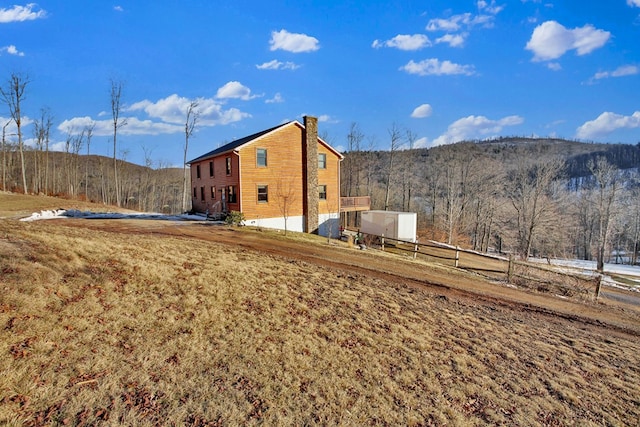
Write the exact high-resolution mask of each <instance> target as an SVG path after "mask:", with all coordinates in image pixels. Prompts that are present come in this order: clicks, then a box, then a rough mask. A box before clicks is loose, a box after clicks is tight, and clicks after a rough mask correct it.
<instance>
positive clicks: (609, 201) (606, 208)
mask: <svg viewBox="0 0 640 427" xmlns="http://www.w3.org/2000/svg"><path fill="white" fill-rule="evenodd" d="M587 167H588V168H589V171H590V172H591V173H592V174H593V177H594V178H595V184H596V200H595V209H596V216H597V219H598V236H597V249H596V264H597V267H596V268H597V270H598V271H599V272H601V273H602V271H603V269H604V254H605V250H606V248H607V245H608V243H609V234H610V231H611V229H610V226H611V222H612V220H613V219H614V217H615V214H616V212H615V202H616V196H617V195H618V191H619V182H618V168H617V167H615V166H614V165H612V164H611V163H609V162H608V161H607V159H605V158H604V157H598V158H597V159H596V160H595V161H593V160H590V161H589V163H588V164H587Z"/></svg>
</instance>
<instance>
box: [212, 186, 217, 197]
mask: <svg viewBox="0 0 640 427" xmlns="http://www.w3.org/2000/svg"><path fill="white" fill-rule="evenodd" d="M215 199H216V187H211V200H215Z"/></svg>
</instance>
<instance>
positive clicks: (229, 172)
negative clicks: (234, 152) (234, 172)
mask: <svg viewBox="0 0 640 427" xmlns="http://www.w3.org/2000/svg"><path fill="white" fill-rule="evenodd" d="M225 160H226V161H227V175H231V157H227V158H226V159H225Z"/></svg>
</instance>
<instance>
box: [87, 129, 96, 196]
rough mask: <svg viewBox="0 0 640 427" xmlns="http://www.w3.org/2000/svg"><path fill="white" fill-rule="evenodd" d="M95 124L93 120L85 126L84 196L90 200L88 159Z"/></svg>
mask: <svg viewBox="0 0 640 427" xmlns="http://www.w3.org/2000/svg"><path fill="white" fill-rule="evenodd" d="M95 126H96V124H95V122H91V124H89V125H87V126H86V127H85V132H86V137H87V158H86V159H85V164H84V196H85V198H86V199H87V200H91V197H89V159H90V154H91V137H92V136H93V129H94V128H95Z"/></svg>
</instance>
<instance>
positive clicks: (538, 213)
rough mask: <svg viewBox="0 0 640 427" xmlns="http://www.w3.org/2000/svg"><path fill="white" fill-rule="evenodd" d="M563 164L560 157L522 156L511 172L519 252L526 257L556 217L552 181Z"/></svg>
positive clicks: (510, 198) (511, 194) (558, 173)
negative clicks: (542, 231) (533, 157)
mask: <svg viewBox="0 0 640 427" xmlns="http://www.w3.org/2000/svg"><path fill="white" fill-rule="evenodd" d="M563 167H564V162H562V161H561V160H559V159H552V160H544V159H539V158H538V159H534V160H532V159H531V158H522V159H521V160H520V161H519V162H518V163H517V164H516V167H515V168H514V169H513V170H512V171H511V172H510V174H509V178H510V179H509V181H510V182H509V185H510V190H511V191H510V192H509V193H508V195H507V196H508V198H509V200H510V202H511V206H512V207H513V208H514V211H515V213H516V218H515V220H516V233H517V237H516V241H517V252H518V253H519V254H520V256H521V257H522V258H524V259H527V258H528V257H529V254H530V252H531V246H532V245H533V242H534V240H535V239H536V237H537V234H538V232H539V230H540V229H541V228H542V227H543V226H544V225H545V224H546V223H550V222H551V221H553V219H554V218H556V217H555V204H554V203H553V198H552V195H553V192H552V190H553V186H552V184H553V182H554V180H555V179H556V178H557V177H558V176H559V175H560V172H561V171H562V169H563ZM556 219H557V218H556Z"/></svg>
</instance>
